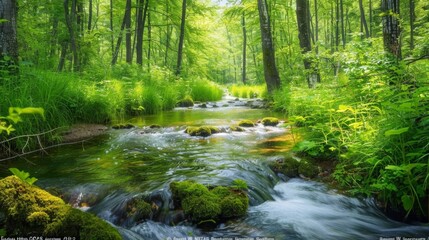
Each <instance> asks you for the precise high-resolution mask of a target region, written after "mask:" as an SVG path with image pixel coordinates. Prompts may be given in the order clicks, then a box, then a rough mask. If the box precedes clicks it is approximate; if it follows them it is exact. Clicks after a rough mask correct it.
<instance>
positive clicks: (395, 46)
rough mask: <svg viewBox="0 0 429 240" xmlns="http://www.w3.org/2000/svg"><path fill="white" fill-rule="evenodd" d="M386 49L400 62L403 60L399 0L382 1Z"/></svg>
mask: <svg viewBox="0 0 429 240" xmlns="http://www.w3.org/2000/svg"><path fill="white" fill-rule="evenodd" d="M381 10H382V11H383V12H384V15H383V20H382V21H383V40H384V48H385V50H386V51H387V52H389V53H391V54H393V55H394V56H395V57H396V58H397V59H398V60H400V59H401V58H402V53H401V42H400V34H401V30H400V28H399V19H398V16H399V14H400V12H399V0H382V1H381Z"/></svg>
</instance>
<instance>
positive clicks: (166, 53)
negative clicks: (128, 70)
mask: <svg viewBox="0 0 429 240" xmlns="http://www.w3.org/2000/svg"><path fill="white" fill-rule="evenodd" d="M169 2H170V1H166V3H165V9H166V22H167V35H166V36H165V38H166V39H165V56H164V66H165V67H168V53H169V50H170V41H171V33H172V31H173V28H172V27H171V26H170V24H169V17H168V16H169V14H170V4H169Z"/></svg>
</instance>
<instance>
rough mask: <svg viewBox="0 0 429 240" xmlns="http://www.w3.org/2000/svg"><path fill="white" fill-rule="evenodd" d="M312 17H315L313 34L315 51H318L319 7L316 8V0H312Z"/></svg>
mask: <svg viewBox="0 0 429 240" xmlns="http://www.w3.org/2000/svg"><path fill="white" fill-rule="evenodd" d="M314 18H315V20H314V21H315V23H316V27H315V29H314V32H315V35H316V47H315V50H316V53H319V46H318V44H319V9H318V5H317V0H314Z"/></svg>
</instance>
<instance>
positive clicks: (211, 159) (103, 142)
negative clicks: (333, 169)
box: [1, 98, 429, 240]
mask: <svg viewBox="0 0 429 240" xmlns="http://www.w3.org/2000/svg"><path fill="white" fill-rule="evenodd" d="M255 101H256V100H255ZM244 103H245V102H244V101H236V100H234V99H233V98H226V99H224V100H222V101H221V102H217V103H215V104H216V106H219V107H213V103H212V104H207V105H208V106H207V108H201V107H198V106H195V107H193V108H176V109H174V110H173V111H168V112H162V113H159V114H156V115H151V116H144V117H141V118H135V119H131V120H130V122H131V123H132V124H134V125H136V126H138V127H136V128H132V129H121V130H109V131H108V132H107V134H106V135H105V136H102V137H98V138H96V139H93V140H92V141H90V142H85V143H83V144H76V145H73V146H67V147H61V148H59V149H56V150H54V151H51V152H50V153H49V155H45V156H43V157H42V156H41V155H37V156H33V157H30V158H28V159H27V160H17V161H15V162H14V163H13V164H14V166H15V167H17V168H19V169H24V170H27V169H31V170H30V173H31V176H35V177H37V178H38V179H39V181H38V182H37V185H38V186H41V187H43V188H45V189H57V190H58V191H59V192H61V193H62V194H63V197H64V198H65V199H67V200H68V201H69V203H70V204H72V205H73V206H74V207H77V208H80V209H82V210H84V211H88V212H91V213H94V214H96V215H97V216H99V217H101V218H103V219H105V220H107V221H108V222H110V223H112V224H113V225H115V227H117V228H118V230H119V232H120V233H121V235H122V237H123V238H124V239H174V238H181V237H188V236H193V237H207V239H210V237H223V238H226V237H230V238H232V239H234V237H249V238H250V239H253V238H255V239H256V237H265V238H267V239H275V240H282V239H381V237H424V239H427V238H428V237H429V228H428V227H427V226H422V225H417V224H416V225H408V224H405V223H400V222H396V221H393V220H390V219H389V218H387V217H386V216H385V215H384V214H383V213H382V212H381V211H380V210H379V209H378V208H377V207H376V204H375V203H374V201H372V200H371V199H367V200H361V199H357V198H351V197H347V196H344V195H342V194H340V193H338V192H337V191H336V190H334V189H330V188H328V187H327V186H325V185H324V184H322V183H319V182H314V181H309V180H304V179H300V178H293V179H288V178H286V177H283V176H277V175H276V174H275V173H274V172H273V171H272V170H271V169H270V168H269V167H268V162H270V161H274V160H275V159H278V158H281V157H282V155H284V154H285V152H286V151H289V150H290V146H291V145H292V143H293V137H292V135H291V133H290V129H289V128H288V127H287V125H286V124H282V123H281V124H279V125H278V126H276V127H265V126H263V125H262V124H257V126H255V127H251V128H246V129H245V131H244V132H232V131H229V130H228V128H229V126H231V125H234V124H237V123H238V121H239V120H242V119H250V120H253V121H256V120H258V119H262V118H263V117H267V116H273V117H278V118H280V119H284V117H283V116H282V115H281V114H279V113H273V112H270V111H268V110H262V109H252V108H250V107H248V106H245V104H244ZM151 124H159V125H160V126H162V127H161V128H149V127H148V126H150V125H151ZM201 125H210V126H216V127H219V128H221V129H222V128H223V129H226V130H225V132H223V133H217V134H214V135H212V136H209V137H205V138H203V137H192V136H189V135H188V134H186V133H185V132H184V130H185V128H186V127H187V126H201ZM32 164H34V166H33V165H32ZM29 165H31V168H29V167H28V166H29ZM1 175H7V173H6V172H2V173H1ZM234 179H243V180H245V181H246V182H247V185H248V186H249V190H248V194H249V199H250V207H249V210H248V213H247V215H246V216H245V217H244V218H241V219H238V220H233V221H228V222H226V223H222V224H220V225H218V226H217V227H216V228H215V229H202V228H198V227H196V226H195V225H192V224H190V223H187V222H186V221H177V219H178V216H177V213H176V212H174V211H170V210H169V209H170V207H171V204H172V201H171V193H170V191H169V184H170V183H171V182H172V181H181V180H195V181H196V182H198V183H202V184H207V185H212V186H215V185H225V186H227V185H231V182H232V181H233V180H234ZM135 196H146V198H147V199H150V201H151V202H152V203H153V204H155V205H156V207H157V208H159V209H160V211H159V214H157V216H155V217H154V218H153V219H152V220H150V221H142V222H134V221H133V220H131V219H126V218H124V217H123V216H124V211H125V210H124V208H125V205H126V202H127V201H128V200H129V199H131V198H133V197H135ZM195 239H197V238H195Z"/></svg>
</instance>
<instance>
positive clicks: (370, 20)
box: [369, 0, 374, 37]
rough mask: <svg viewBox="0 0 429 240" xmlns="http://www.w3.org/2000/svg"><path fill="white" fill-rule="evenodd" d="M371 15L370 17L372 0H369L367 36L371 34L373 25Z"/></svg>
mask: <svg viewBox="0 0 429 240" xmlns="http://www.w3.org/2000/svg"><path fill="white" fill-rule="evenodd" d="M373 21H374V19H373V17H372V0H369V37H372V36H373V29H372V25H373Z"/></svg>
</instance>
